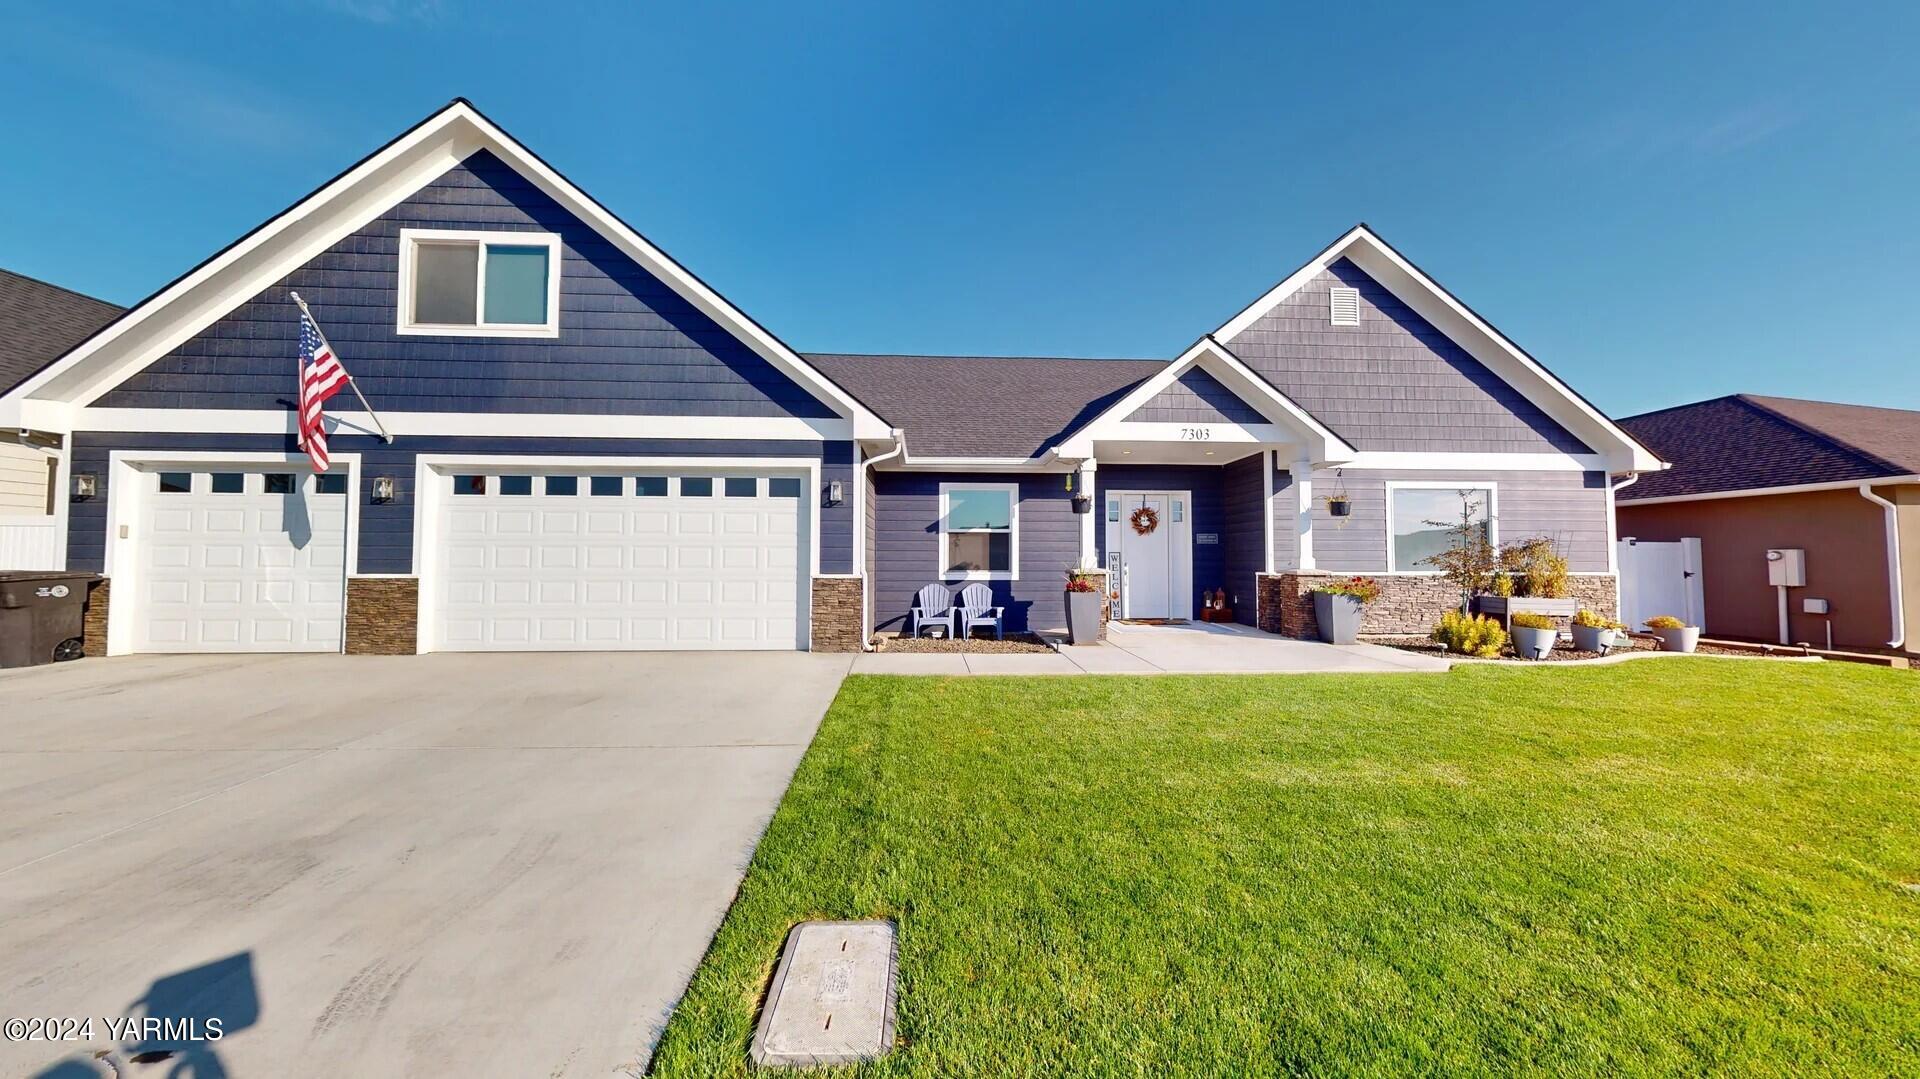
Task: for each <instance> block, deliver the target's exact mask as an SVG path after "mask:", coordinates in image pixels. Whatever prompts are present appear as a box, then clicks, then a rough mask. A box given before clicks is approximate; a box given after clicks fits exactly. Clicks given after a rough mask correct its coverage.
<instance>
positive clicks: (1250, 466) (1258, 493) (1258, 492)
mask: <svg viewBox="0 0 1920 1079" xmlns="http://www.w3.org/2000/svg"><path fill="white" fill-rule="evenodd" d="M1266 467H1267V454H1265V453H1257V454H1254V455H1253V456H1252V457H1247V458H1244V459H1242V460H1239V461H1235V462H1234V463H1232V464H1230V465H1227V466H1226V467H1225V468H1223V469H1221V470H1220V471H1221V487H1222V490H1223V493H1224V495H1225V519H1224V521H1223V522H1222V527H1221V530H1220V544H1221V548H1222V554H1223V558H1224V563H1225V571H1226V587H1227V598H1228V602H1230V603H1232V604H1233V617H1234V620H1235V621H1238V622H1242V623H1245V624H1246V625H1249V626H1251V625H1254V624H1255V622H1254V614H1255V612H1254V598H1255V595H1256V591H1255V587H1254V575H1255V574H1258V573H1261V572H1263V571H1264V570H1265V569H1266V563H1267V553H1266V530H1265V529H1264V528H1263V527H1262V526H1261V517H1262V515H1263V514H1265V513H1266V498H1267V485H1266V480H1265V469H1266ZM1202 587H1206V586H1202Z"/></svg>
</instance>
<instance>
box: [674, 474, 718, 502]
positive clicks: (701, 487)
mask: <svg viewBox="0 0 1920 1079" xmlns="http://www.w3.org/2000/svg"><path fill="white" fill-rule="evenodd" d="M680 494H681V497H683V498H712V497H713V477H711V476H682V477H680Z"/></svg>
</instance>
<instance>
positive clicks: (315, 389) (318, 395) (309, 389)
mask: <svg viewBox="0 0 1920 1079" xmlns="http://www.w3.org/2000/svg"><path fill="white" fill-rule="evenodd" d="M346 385H347V369H346V368H344V367H342V366H340V359H339V357H337V356H335V355H334V354H333V346H332V345H329V344H327V339H326V337H325V336H323V335H322V334H321V333H320V327H318V326H316V325H314V322H313V316H312V315H310V314H308V313H307V310H306V308H305V307H302V308H301V309H300V445H301V446H302V447H304V448H305V449H306V451H307V458H308V459H309V460H311V461H312V462H313V470H314V471H315V472H325V471H326V470H327V428H326V419H327V412H326V407H325V406H326V403H327V398H329V397H332V396H333V395H334V394H336V393H339V392H340V391H341V389H343V388H345V386H346Z"/></svg>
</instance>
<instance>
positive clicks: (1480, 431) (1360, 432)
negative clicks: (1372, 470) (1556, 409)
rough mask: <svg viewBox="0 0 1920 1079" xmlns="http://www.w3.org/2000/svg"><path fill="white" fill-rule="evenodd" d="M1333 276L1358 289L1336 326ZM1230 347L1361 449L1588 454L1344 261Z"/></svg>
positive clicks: (1487, 372) (1575, 441) (1423, 320)
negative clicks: (1354, 321) (1355, 319)
mask: <svg viewBox="0 0 1920 1079" xmlns="http://www.w3.org/2000/svg"><path fill="white" fill-rule="evenodd" d="M1336 285H1349V286H1353V287H1355V288H1358V289H1359V290H1360V324H1359V325H1358V326H1335V325H1333V324H1332V319H1331V315H1330V312H1329V306H1330V301H1329V290H1330V289H1332V288H1333V287H1334V286H1336ZM1227 346H1228V347H1229V348H1231V349H1232V350H1233V351H1234V353H1235V354H1236V355H1238V356H1239V357H1240V358H1241V359H1242V360H1244V361H1245V362H1246V363H1247V365H1248V366H1250V367H1252V368H1253V369H1254V370H1256V371H1259V372H1260V373H1261V374H1262V375H1264V376H1266V377H1267V379H1268V380H1270V381H1271V382H1273V384H1274V385H1276V386H1278V387H1279V388H1280V390H1281V392H1283V393H1285V394H1287V395H1288V396H1289V397H1291V398H1293V399H1294V400H1295V401H1296V402H1298V403H1299V404H1300V405H1301V407H1303V408H1305V409H1306V410H1307V411H1309V412H1311V413H1313V415H1314V416H1315V418H1317V419H1319V420H1320V421H1321V422H1322V423H1324V424H1326V425H1327V426H1328V427H1331V428H1332V429H1333V430H1334V431H1336V432H1338V433H1339V434H1340V436H1341V437H1343V438H1345V439H1346V440H1347V441H1348V442H1351V443H1352V444H1353V445H1354V446H1356V447H1357V448H1359V449H1362V450H1381V451H1414V450H1436V451H1448V452H1463V453H1546V452H1553V451H1559V452H1566V453H1587V452H1590V450H1589V449H1588V447H1587V446H1586V445H1585V444H1583V443H1582V442H1581V441H1580V440H1579V439H1578V438H1576V437H1575V436H1574V435H1573V434H1571V433H1570V432H1568V431H1567V430H1566V429H1565V428H1563V427H1561V426H1560V425H1559V424H1558V423H1555V422H1554V421H1553V420H1552V419H1550V418H1548V417H1547V415H1546V414H1545V413H1543V412H1542V411H1540V409H1539V408H1538V407H1536V406H1535V405H1533V404H1532V403H1531V402H1529V401H1528V400H1527V399H1526V397H1525V396H1523V395H1522V394H1521V393H1520V392H1519V391H1518V390H1516V389H1514V388H1513V387H1512V386H1510V385H1508V384H1507V383H1506V382H1505V381H1504V380H1503V379H1501V378H1500V377H1499V376H1497V375H1495V374H1494V373H1493V372H1491V371H1489V370H1487V368H1486V367H1485V366H1483V365H1482V364H1481V363H1480V362H1479V361H1478V360H1475V359H1474V358H1473V357H1472V356H1471V355H1470V354H1468V352H1467V351H1466V350H1465V349H1463V348H1461V347H1460V346H1459V345H1457V344H1455V343H1454V342H1453V341H1452V340H1451V339H1449V338H1448V337H1447V336H1446V335H1445V334H1442V333H1441V332H1440V331H1439V330H1438V329H1436V328H1435V327H1434V326H1433V325H1432V324H1431V323H1429V322H1427V321H1426V320H1425V319H1423V318H1421V317H1420V316H1419V315H1417V314H1414V312H1413V311H1412V309H1410V308H1408V307H1407V306H1406V305H1405V304H1403V303H1401V302H1400V301H1399V300H1398V299H1397V298H1396V297H1395V296H1394V295H1393V294H1392V293H1391V292H1389V291H1387V289H1386V288H1385V287H1384V286H1382V285H1381V284H1380V283H1379V282H1377V281H1375V280H1374V279H1373V278H1371V277H1369V276H1367V274H1366V273H1365V272H1364V271H1362V270H1361V269H1360V268H1359V267H1358V266H1356V265H1354V264H1353V263H1352V262H1351V261H1349V260H1347V259H1341V260H1340V261H1339V262H1336V263H1334V264H1333V265H1332V266H1330V267H1328V269H1327V270H1326V271H1325V272H1323V273H1321V274H1320V275H1319V276H1317V277H1316V278H1314V279H1313V280H1312V281H1310V282H1308V283H1307V284H1306V285H1305V286H1304V287H1302V288H1301V289H1300V291H1298V292H1296V293H1294V294H1293V295H1292V296H1289V297H1288V298H1287V299H1285V300H1284V301H1282V302H1281V303H1279V304H1278V305H1276V306H1275V307H1274V309H1273V310H1271V311H1269V312H1267V313H1266V314H1265V315H1264V316H1262V317H1261V318H1260V319H1259V320H1258V321H1256V322H1254V323H1253V325H1251V326H1249V327H1248V328H1247V329H1246V330H1245V331H1243V332H1242V333H1241V334H1240V335H1239V336H1238V337H1235V338H1233V339H1232V340H1231V341H1229V342H1227Z"/></svg>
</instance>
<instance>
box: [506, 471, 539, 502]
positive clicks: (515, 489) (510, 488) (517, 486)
mask: <svg viewBox="0 0 1920 1079" xmlns="http://www.w3.org/2000/svg"><path fill="white" fill-rule="evenodd" d="M500 493H501V494H503V495H509V496H512V497H516V498H517V497H520V496H523V495H531V494H533V477H532V476H501V477H500Z"/></svg>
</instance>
